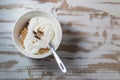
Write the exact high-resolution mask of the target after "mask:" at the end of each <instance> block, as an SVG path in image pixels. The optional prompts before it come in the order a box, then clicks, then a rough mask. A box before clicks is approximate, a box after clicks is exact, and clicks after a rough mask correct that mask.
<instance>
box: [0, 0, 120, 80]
mask: <svg viewBox="0 0 120 80" xmlns="http://www.w3.org/2000/svg"><path fill="white" fill-rule="evenodd" d="M30 10H45V11H48V12H51V13H52V14H53V15H54V16H55V17H56V18H57V19H58V20H59V21H60V23H61V25H62V29H63V38H62V43H61V45H60V47H59V49H58V50H57V52H58V54H59V56H60V57H61V58H62V60H63V61H64V63H65V65H66V67H67V69H68V72H67V73H65V74H62V72H61V71H60V70H59V68H58V66H57V64H56V62H55V60H54V57H53V56H49V57H47V58H45V59H40V60H35V59H30V58H28V57H26V56H23V55H22V54H21V53H20V52H19V51H18V50H17V49H16V48H15V46H14V43H13V40H12V29H13V27H14V24H15V21H16V20H17V19H18V18H19V17H20V16H21V15H22V14H24V13H25V12H27V11H30ZM26 79H27V80H46V79H48V80H120V0H9V1H8V0H0V80H26Z"/></svg>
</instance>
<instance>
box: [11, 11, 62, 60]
mask: <svg viewBox="0 0 120 80" xmlns="http://www.w3.org/2000/svg"><path fill="white" fill-rule="evenodd" d="M32 12H39V13H41V12H42V13H46V14H47V15H49V16H50V17H52V19H54V20H55V21H56V22H57V24H58V27H59V29H60V30H59V32H60V33H59V35H60V39H59V41H58V43H57V47H56V49H57V48H58V47H59V45H60V43H61V40H62V27H61V25H60V22H59V21H58V19H56V17H55V16H53V15H52V14H51V13H50V12H47V11H42V10H32V11H27V12H25V13H24V14H22V15H21V16H20V17H19V18H18V19H17V20H16V21H15V23H14V27H13V29H12V41H13V44H14V45H15V47H16V48H17V49H18V50H19V52H20V53H21V54H23V55H25V56H27V57H29V58H33V59H42V58H46V57H48V56H50V55H51V54H52V52H51V51H50V52H49V53H48V54H45V55H42V56H41V55H36V56H35V55H31V54H29V53H28V54H27V51H25V50H24V49H22V48H21V47H20V46H19V45H20V44H17V42H16V39H15V34H14V31H15V28H16V27H17V26H16V25H17V22H18V21H19V20H20V19H22V18H23V16H25V15H27V14H29V13H32ZM22 50H23V51H22Z"/></svg>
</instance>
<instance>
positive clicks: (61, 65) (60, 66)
mask: <svg viewBox="0 0 120 80" xmlns="http://www.w3.org/2000/svg"><path fill="white" fill-rule="evenodd" d="M49 45H50V49H51V51H52V52H53V55H54V57H55V59H56V61H57V64H58V66H59V68H60V69H61V71H62V72H63V73H66V72H67V69H66V67H65V65H64V64H63V62H62V60H61V59H60V57H59V56H58V55H57V53H56V52H55V49H54V48H53V46H52V45H51V44H49Z"/></svg>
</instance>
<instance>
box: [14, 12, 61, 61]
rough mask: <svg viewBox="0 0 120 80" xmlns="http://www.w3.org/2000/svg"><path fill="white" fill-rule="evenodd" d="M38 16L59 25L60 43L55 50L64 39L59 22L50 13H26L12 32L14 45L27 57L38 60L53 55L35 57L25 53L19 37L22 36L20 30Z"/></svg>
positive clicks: (58, 43)
mask: <svg viewBox="0 0 120 80" xmlns="http://www.w3.org/2000/svg"><path fill="white" fill-rule="evenodd" d="M36 16H42V17H46V18H48V19H50V20H51V21H52V22H54V24H56V25H57V28H58V29H57V32H58V34H59V35H58V41H57V45H56V47H55V49H57V48H58V47H59V45H60V42H61V38H62V29H61V26H60V23H59V22H58V20H57V19H56V18H55V17H54V16H52V15H51V14H50V13H48V12H45V11H30V12H27V13H25V14H24V15H22V16H21V17H20V18H19V19H18V20H17V21H16V23H15V26H14V29H13V31H12V36H13V40H14V44H15V46H16V47H17V49H18V50H19V51H20V52H21V53H22V54H23V55H25V56H27V57H30V58H36V59H40V58H45V57H47V56H49V55H51V54H52V52H49V53H45V54H41V55H33V54H30V53H28V52H27V51H25V49H24V48H23V47H22V45H21V44H20V41H19V36H20V30H21V29H22V28H23V27H25V24H26V23H27V22H28V21H29V20H30V19H31V18H33V17H36Z"/></svg>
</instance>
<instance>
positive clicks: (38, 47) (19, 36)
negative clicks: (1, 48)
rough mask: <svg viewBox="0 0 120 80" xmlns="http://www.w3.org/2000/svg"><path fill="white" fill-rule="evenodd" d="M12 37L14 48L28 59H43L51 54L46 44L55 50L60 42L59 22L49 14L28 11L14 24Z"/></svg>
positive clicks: (60, 30)
mask: <svg viewBox="0 0 120 80" xmlns="http://www.w3.org/2000/svg"><path fill="white" fill-rule="evenodd" d="M12 37H13V41H14V44H15V46H16V48H17V49H18V50H19V51H20V52H21V53H22V54H23V55H25V56H27V57H29V58H35V59H40V58H45V57H48V56H49V55H51V54H52V51H51V50H50V49H49V45H48V43H49V42H50V43H51V44H52V45H53V46H54V49H55V50H56V49H57V48H58V47H59V45H60V42H61V38H62V29H61V25H60V23H59V21H58V20H57V19H56V18H55V17H54V16H53V15H52V14H50V13H49V12H45V11H29V12H26V13H25V14H23V15H22V16H21V17H20V18H19V19H18V20H17V21H16V23H15V26H14V28H13V31H12Z"/></svg>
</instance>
